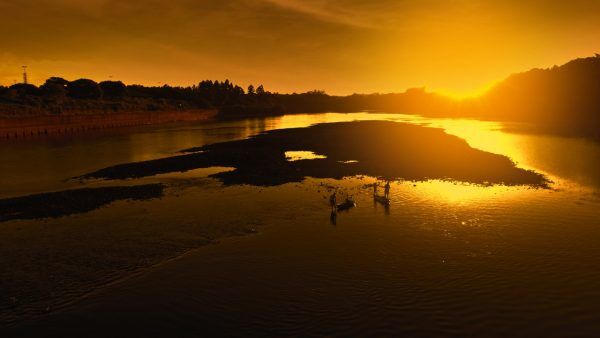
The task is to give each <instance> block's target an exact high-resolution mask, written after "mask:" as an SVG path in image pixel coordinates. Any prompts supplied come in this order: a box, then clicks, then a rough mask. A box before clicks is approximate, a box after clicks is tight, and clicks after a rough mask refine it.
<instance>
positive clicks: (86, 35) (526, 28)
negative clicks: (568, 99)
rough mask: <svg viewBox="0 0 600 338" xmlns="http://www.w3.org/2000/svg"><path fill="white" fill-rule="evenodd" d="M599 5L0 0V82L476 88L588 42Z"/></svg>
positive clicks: (448, 0) (445, 0) (560, 59)
mask: <svg viewBox="0 0 600 338" xmlns="http://www.w3.org/2000/svg"><path fill="white" fill-rule="evenodd" d="M599 18H600V1H597V0H596V1H592V0H586V1H584V0H570V1H540V0H533V1H526V0H503V1H491V0H485V1H482V0H472V1H466V0H418V1H417V0H413V1H405V0H380V1H365V0H169V1H158V0H0V29H1V30H2V34H1V35H0V83H2V84H5V85H8V84H12V83H13V82H14V81H15V80H19V81H20V79H21V68H20V66H21V65H28V66H29V72H30V79H31V82H33V83H36V84H40V83H41V82H43V80H45V79H46V78H48V77H50V76H62V77H65V78H67V79H69V80H73V79H76V78H81V77H87V78H92V79H94V80H97V81H100V80H105V79H108V78H109V76H112V77H113V78H114V79H119V80H122V81H124V82H126V83H140V84H144V85H158V84H164V83H168V84H171V85H191V84H195V83H197V82H199V81H200V80H202V79H223V80H224V79H226V78H228V79H230V80H232V81H234V82H235V83H239V84H241V85H243V86H244V87H245V86H247V85H248V84H250V83H253V84H261V83H262V84H264V85H265V87H266V88H267V89H268V90H271V91H279V92H294V91H296V92H300V91H306V90H311V89H323V90H326V91H327V92H329V93H332V94H351V93H354V92H359V93H370V92H400V91H404V90H405V89H406V88H409V87H426V88H427V89H428V90H430V91H437V92H441V93H445V94H449V95H455V96H469V95H474V94H478V93H481V92H482V91H483V90H485V89H486V88H487V87H489V86H490V85H491V84H493V83H494V82H496V81H499V80H502V79H503V78H505V77H506V76H507V75H509V74H510V73H514V72H518V71H525V70H528V69H530V68H534V67H550V66H553V65H555V64H562V63H564V62H567V61H569V60H570V59H573V58H577V57H585V56H590V55H593V54H594V53H597V52H599V51H600V24H599V23H598V22H599V21H600V19H599Z"/></svg>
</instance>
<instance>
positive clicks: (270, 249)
mask: <svg viewBox="0 0 600 338" xmlns="http://www.w3.org/2000/svg"><path fill="white" fill-rule="evenodd" d="M371 119H389V120H396V121H405V122H410V123H419V124H427V125H432V126H436V127H442V128H445V129H446V131H447V132H448V133H450V134H454V135H457V136H459V137H461V138H464V139H465V140H467V142H468V143H469V144H470V145H471V146H472V147H475V148H479V149H482V150H485V151H489V152H493V153H498V154H503V155H506V156H509V157H510V158H512V159H513V160H514V161H515V162H517V163H518V164H519V166H520V167H524V168H528V169H533V170H536V171H538V172H542V173H544V174H545V175H547V176H548V177H549V178H550V179H551V180H552V181H553V182H554V183H553V184H552V189H532V188H528V187H506V186H491V187H486V186H474V185H468V184H459V183H455V182H447V181H429V182H398V183H394V184H392V193H391V205H390V207H389V208H385V207H383V206H381V205H379V204H375V203H374V201H373V198H372V195H371V193H372V190H371V188H365V187H364V185H365V184H370V183H372V182H373V181H374V179H373V178H369V177H362V178H348V179H345V180H342V181H335V180H316V179H310V178H309V179H307V180H306V181H305V182H303V183H301V184H286V185H283V186H279V187H271V188H259V187H251V186H242V187H236V186H233V187H227V188H224V187H221V186H220V185H219V183H218V182H216V181H215V180H213V179H210V178H206V176H207V174H209V173H211V172H217V171H221V170H228V169H227V168H214V169H212V170H208V169H201V170H197V171H192V172H187V173H182V174H167V175H159V176H158V177H152V178H147V179H143V180H132V181H127V182H126V184H134V183H136V184H137V183H147V182H162V183H166V184H167V185H168V189H167V193H166V196H165V197H164V198H162V199H160V200H152V201H146V202H117V203H114V204H112V205H110V206H109V207H106V208H103V209H100V210H97V211H94V212H91V213H88V214H83V215H77V216H69V217H64V218H59V219H53V220H43V221H18V222H8V223H4V224H2V228H1V229H0V241H2V242H3V244H8V243H13V244H11V245H3V246H2V247H3V249H1V250H2V252H1V253H2V256H3V257H5V259H4V260H1V261H0V262H2V265H3V270H4V271H6V269H15V266H17V265H14V264H13V261H14V260H11V261H10V262H9V258H11V257H12V258H14V257H15V256H17V254H18V255H19V257H21V258H19V259H18V261H19V263H20V265H18V266H24V265H27V264H28V263H31V262H32V261H34V260H39V259H40V257H43V256H44V255H45V254H47V253H48V252H49V253H51V254H52V255H51V257H48V258H44V259H46V260H47V261H48V262H56V261H61V260H62V261H63V264H62V265H61V267H62V268H63V269H65V272H62V275H64V276H67V277H68V278H66V280H69V281H72V283H73V285H72V286H69V285H62V286H61V285H60V283H58V284H57V286H55V287H54V288H53V289H52V290H53V291H54V292H57V291H56V290H60V289H61V288H62V289H64V290H66V291H64V297H62V298H64V299H71V298H73V299H74V298H76V297H79V296H81V295H82V294H85V293H87V292H88V291H89V290H92V289H94V285H100V284H102V282H105V281H110V280H114V278H111V276H113V275H114V274H116V275H118V276H117V277H119V276H126V275H127V273H126V271H129V270H133V269H134V268H136V267H144V266H147V265H148V264H154V263H156V262H159V261H161V259H164V258H165V257H173V256H176V255H177V254H178V253H181V252H185V251H186V250H188V249H190V248H194V247H198V246H201V245H202V244H205V243H206V242H207V241H211V240H212V239H216V238H220V237H222V236H223V235H226V236H229V235H236V234H247V233H254V232H255V231H256V230H258V234H256V235H252V236H244V237H242V238H237V239H233V240H226V241H223V242H222V243H220V244H217V245H209V246H204V247H202V248H200V249H198V250H196V251H193V252H190V253H188V254H187V255H185V256H184V257H182V258H180V259H178V260H175V261H171V262H168V263H165V264H162V265H159V266H157V267H155V268H152V269H151V270H148V271H145V270H144V271H145V272H143V273H142V274H141V275H139V276H137V277H135V278H132V279H128V280H125V281H123V282H121V283H118V284H116V285H114V286H108V287H104V288H101V289H99V290H98V291H96V292H95V293H93V294H92V295H89V296H88V297H87V298H85V299H83V300H81V301H78V302H75V303H70V302H69V301H67V300H64V299H63V301H62V302H61V301H57V300H54V299H53V298H52V297H47V296H45V292H48V291H47V290H46V291H45V289H44V288H43V287H39V286H35V285H30V286H28V287H22V288H16V287H13V286H12V284H10V283H9V282H6V281H5V282H4V283H5V284H4V285H7V286H10V288H9V289H10V290H11V292H13V293H19V294H20V295H23V297H27V296H26V293H27V292H28V290H34V291H29V292H32V293H35V294H36V295H37V296H36V297H38V298H35V297H32V298H31V304H37V303H36V299H38V300H39V299H43V300H45V303H43V304H52V306H53V307H56V308H58V309H60V310H58V311H56V312H53V311H49V312H50V315H48V316H44V317H42V318H41V319H40V318H38V319H36V321H33V320H26V318H28V317H27V316H29V315H31V313H32V312H34V313H35V311H36V310H35V307H36V306H38V305H36V306H34V305H31V306H30V307H27V306H23V308H26V309H29V310H31V311H24V312H22V313H23V314H20V313H21V312H18V311H16V310H15V312H17V313H19V315H17V319H16V321H17V322H19V321H21V324H20V325H19V327H18V328H19V330H24V332H26V331H27V330H36V329H42V328H43V329H44V330H50V331H49V332H53V331H52V330H55V331H56V332H57V334H60V333H63V334H64V333H65V332H71V333H73V332H76V333H77V334H79V335H81V334H85V335H91V334H97V335H99V336H102V335H105V334H106V333H107V332H115V331H114V330H117V329H119V330H120V331H119V332H124V333H125V332H135V333H136V334H138V335H139V334H147V335H152V334H157V333H161V334H165V333H168V332H188V333H190V335H193V334H191V333H204V334H207V333H221V334H238V335H239V334H240V332H246V333H248V332H252V333H256V334H278V335H281V334H292V335H360V336H362V335H392V334H405V335H409V336H423V335H445V336H451V335H495V336H505V335H508V334H511V335H516V336H531V335H541V334H544V335H555V336H564V335H568V336H581V335H593V333H595V332H599V331H600V324H598V323H599V322H600V321H599V320H600V318H599V317H600V315H599V313H600V311H599V310H600V291H598V290H597V285H600V247H599V246H598V245H597V243H598V241H599V240H600V208H599V207H600V194H599V191H600V190H599V189H600V170H598V169H600V145H598V144H597V143H593V142H589V141H586V140H583V139H568V138H561V137H555V136H546V135H527V134H510V133H506V132H503V131H502V128H503V127H504V126H503V125H502V124H499V123H492V122H481V121H472V120H441V119H440V120H432V119H425V118H418V117H413V116H405V115H390V114H366V113H358V114H319V115H292V116H284V117H278V118H269V119H255V120H245V121H236V122H222V123H215V124H198V125H174V126H163V127H152V128H141V129H135V130H127V131H120V132H114V133H113V134H111V135H106V134H98V135H91V136H87V137H83V138H76V139H72V140H64V139H57V140H54V141H50V142H48V143H43V142H29V143H15V144H0V156H2V158H3V159H6V160H4V161H2V162H1V163H0V172H1V173H2V182H1V185H0V186H1V187H2V190H1V191H0V196H2V197H11V196H20V195H24V194H28V193H35V192H44V191H50V190H62V189H65V188H71V187H80V186H81V183H80V182H78V181H76V180H75V181H65V180H66V179H69V178H70V177H74V176H78V175H81V174H84V173H87V172H90V171H93V170H96V169H99V168H102V167H106V166H109V165H114V164H118V163H124V162H130V161H139V160H145V159H153V158H160V157H164V156H169V155H173V154H174V153H176V152H177V151H179V150H181V149H185V148H190V147H195V146H201V145H203V144H208V143H213V142H219V141H224V140H230V139H239V138H244V137H247V136H249V135H252V134H256V133H258V132H261V131H265V130H271V129H276V128H290V127H302V126H308V125H310V124H313V123H322V122H337V121H348V120H371ZM390 141H393V140H390ZM304 155H306V154H304ZM111 183H112V184H115V183H117V184H120V183H123V182H118V181H117V182H111ZM103 184H106V183H104V182H94V183H92V185H103ZM331 186H334V187H338V188H340V189H342V191H343V192H344V193H347V194H349V195H353V196H354V198H355V199H356V200H357V202H358V206H357V207H356V208H354V209H352V210H350V211H349V212H344V213H340V214H338V215H337V217H335V218H334V217H331V215H330V209H329V206H328V201H327V196H328V194H329V187H331ZM31 229H35V232H33V231H32V230H31ZM34 236H35V237H34ZM40 237H41V238H40ZM14 243H21V244H14ZM29 243H31V244H29ZM57 243H59V245H61V246H63V247H64V248H65V249H64V250H60V249H57V248H55V247H54V246H56V245H57ZM40 248H41V249H40ZM67 251H68V252H67ZM94 251H103V253H102V254H95V253H94ZM129 251H134V252H129ZM73 252H75V253H81V252H90V253H89V256H88V257H87V259H86V258H85V257H84V258H75V257H74V254H72V253H73ZM24 253H25V254H26V255H25V257H22V255H23V254H24ZM123 257H126V258H127V259H125V258H123ZM77 259H79V260H80V261H77ZM90 262H91V263H90ZM109 263H110V264H109ZM86 264H87V266H89V267H88V268H87V269H82V268H81V266H86ZM34 265H35V264H34ZM17 269H18V268H17ZM23 269H24V270H26V269H25V268H23ZM69 270H76V271H77V273H78V274H79V275H78V276H75V275H76V273H75V272H73V271H70V272H69ZM88 270H89V271H88ZM119 271H120V273H117V272H119ZM123 271H125V272H123ZM28 273H29V274H28V275H26V276H27V277H28V278H32V277H36V278H39V279H44V278H47V276H46V274H51V273H54V274H57V275H59V276H60V275H61V272H60V271H56V270H55V271H54V272H50V271H44V270H42V271H40V272H37V273H34V272H28ZM109 274H113V275H110V276H109ZM6 275H9V274H6V273H5V274H4V275H3V276H6ZM11 276H12V275H11ZM113 277H114V276H113ZM12 278H13V280H14V283H16V282H17V281H18V280H19V278H18V276H13V277H12ZM59 279H60V278H59ZM86 281H88V283H87V284H86V283H85V282H86ZM30 283H32V282H31V281H30ZM94 283H96V284H94ZM26 284H27V283H26ZM33 284H35V283H33ZM27 285H29V284H27ZM59 293H60V292H59ZM44 297H46V298H44ZM69 297H70V298H69ZM38 302H39V301H38ZM63 303H69V304H66V305H64V306H63ZM26 314H27V316H26ZM19 316H21V318H18V317H19ZM14 317H15V316H13V317H10V316H8V315H6V316H5V317H3V318H10V320H15V318H14ZM123 318H127V324H124V322H123ZM66 327H68V328H70V330H72V331H65V328H66Z"/></svg>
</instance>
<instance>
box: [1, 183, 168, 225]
mask: <svg viewBox="0 0 600 338" xmlns="http://www.w3.org/2000/svg"><path fill="white" fill-rule="evenodd" d="M163 190H164V186H163V185H162V184H145V185H136V186H121V187H102V188H83V189H75V190H65V191H58V192H49V193H43V194H36V195H29V196H22V197H15V198H7V199H1V200H0V222H7V221H11V220H17V219H20V220H26V219H40V218H49V217H54V218H56V217H61V216H68V215H73V214H79V213H85V212H89V211H92V210H95V209H98V208H100V207H102V206H104V205H107V204H110V203H112V202H115V201H120V200H146V199H151V198H159V197H162V195H163Z"/></svg>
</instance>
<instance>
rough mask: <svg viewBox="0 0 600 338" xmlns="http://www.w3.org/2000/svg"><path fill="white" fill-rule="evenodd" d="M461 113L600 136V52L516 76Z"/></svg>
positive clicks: (499, 84) (551, 129)
mask: <svg viewBox="0 0 600 338" xmlns="http://www.w3.org/2000/svg"><path fill="white" fill-rule="evenodd" d="M458 113H459V114H461V115H473V116H476V117H480V118H488V119H495V120H505V121H523V122H533V123H535V124H537V125H538V126H539V127H540V128H542V129H547V130H550V131H556V132H564V133H568V134H577V135H585V136H599V135H600V133H599V130H600V55H596V56H594V57H589V58H581V59H576V60H573V61H570V62H568V63H566V64H564V65H562V66H554V67H552V68H548V69H532V70H530V71H527V72H523V73H518V74H513V75H511V76H509V77H508V78H507V79H506V80H504V81H502V82H500V83H498V84H497V85H496V86H494V87H493V88H492V89H491V90H490V91H489V92H488V93H487V94H485V95H484V96H483V97H481V98H480V99H478V100H476V101H474V102H471V104H467V105H466V106H465V107H463V109H461V111H459V112H458Z"/></svg>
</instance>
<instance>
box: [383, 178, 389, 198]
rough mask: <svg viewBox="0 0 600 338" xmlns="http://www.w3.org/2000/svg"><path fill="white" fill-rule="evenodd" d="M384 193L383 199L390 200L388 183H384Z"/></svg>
mask: <svg viewBox="0 0 600 338" xmlns="http://www.w3.org/2000/svg"><path fill="white" fill-rule="evenodd" d="M384 193H385V198H390V181H386V182H385V187H384Z"/></svg>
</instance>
